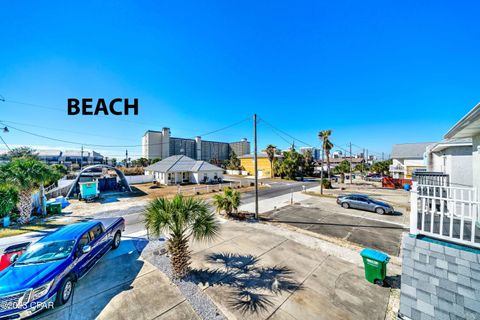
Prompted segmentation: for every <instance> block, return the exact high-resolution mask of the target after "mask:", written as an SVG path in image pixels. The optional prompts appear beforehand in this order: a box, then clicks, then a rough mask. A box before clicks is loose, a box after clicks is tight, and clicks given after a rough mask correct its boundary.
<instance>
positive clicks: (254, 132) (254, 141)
mask: <svg viewBox="0 0 480 320" xmlns="http://www.w3.org/2000/svg"><path fill="white" fill-rule="evenodd" d="M253 146H254V147H253V161H254V167H255V220H258V162H257V160H258V159H257V114H256V113H255V114H254V115H253Z"/></svg>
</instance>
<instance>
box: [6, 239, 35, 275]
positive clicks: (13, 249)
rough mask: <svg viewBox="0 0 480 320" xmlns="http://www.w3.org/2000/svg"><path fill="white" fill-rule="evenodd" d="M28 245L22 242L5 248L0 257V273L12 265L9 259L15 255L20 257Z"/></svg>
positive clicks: (28, 243)
mask: <svg viewBox="0 0 480 320" xmlns="http://www.w3.org/2000/svg"><path fill="white" fill-rule="evenodd" d="M29 245H30V242H24V243H19V244H15V245H13V246H10V247H7V248H6V249H5V250H3V253H2V257H0V271H2V270H3V269H5V268H7V267H8V266H10V265H11V264H12V262H11V261H10V260H11V258H12V257H13V256H14V255H16V256H17V257H19V256H21V255H22V254H23V253H24V252H25V250H27V247H28V246H29Z"/></svg>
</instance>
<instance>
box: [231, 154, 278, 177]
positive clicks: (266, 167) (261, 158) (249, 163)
mask: <svg viewBox="0 0 480 320" xmlns="http://www.w3.org/2000/svg"><path fill="white" fill-rule="evenodd" d="M280 157H282V156H279V155H275V159H274V162H275V161H277V159H278V158H280ZM238 158H239V159H240V164H241V166H242V167H243V169H244V170H245V171H247V172H248V175H250V176H253V175H254V173H255V163H254V161H253V160H254V157H253V154H247V155H244V156H241V157H238ZM257 163H258V176H260V177H267V178H269V177H271V166H270V160H268V155H267V154H266V153H258V154H257Z"/></svg>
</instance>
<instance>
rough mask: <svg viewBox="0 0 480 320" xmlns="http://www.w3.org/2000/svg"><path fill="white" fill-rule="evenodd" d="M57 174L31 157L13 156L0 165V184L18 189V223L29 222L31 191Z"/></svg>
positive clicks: (40, 186) (41, 186)
mask: <svg viewBox="0 0 480 320" xmlns="http://www.w3.org/2000/svg"><path fill="white" fill-rule="evenodd" d="M57 176H58V173H57V172H56V171H55V170H53V169H52V168H50V167H49V166H47V165H46V164H44V163H43V162H40V161H38V160H36V159H34V158H31V157H21V158H14V159H12V161H10V162H9V163H7V164H6V165H4V166H2V167H0V184H8V185H11V186H13V187H15V188H16V189H17V190H18V191H19V195H18V196H19V203H18V209H19V211H20V219H19V222H20V224H27V223H29V222H30V216H31V212H32V204H33V203H32V193H33V192H34V191H35V190H36V189H38V188H43V184H44V183H45V182H48V181H51V180H54V179H55V178H56V177H57Z"/></svg>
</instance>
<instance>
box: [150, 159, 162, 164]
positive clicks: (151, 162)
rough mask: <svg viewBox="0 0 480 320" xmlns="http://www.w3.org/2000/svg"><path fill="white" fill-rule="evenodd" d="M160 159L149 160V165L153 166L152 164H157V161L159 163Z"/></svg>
mask: <svg viewBox="0 0 480 320" xmlns="http://www.w3.org/2000/svg"><path fill="white" fill-rule="evenodd" d="M161 160H162V158H155V159H152V160H150V164H154V163H157V162H158V161H161Z"/></svg>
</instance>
